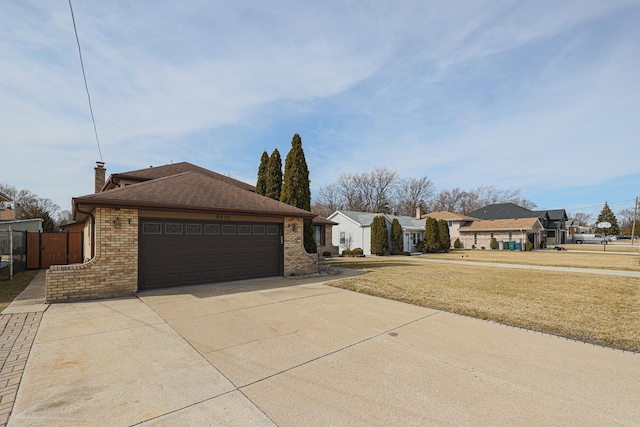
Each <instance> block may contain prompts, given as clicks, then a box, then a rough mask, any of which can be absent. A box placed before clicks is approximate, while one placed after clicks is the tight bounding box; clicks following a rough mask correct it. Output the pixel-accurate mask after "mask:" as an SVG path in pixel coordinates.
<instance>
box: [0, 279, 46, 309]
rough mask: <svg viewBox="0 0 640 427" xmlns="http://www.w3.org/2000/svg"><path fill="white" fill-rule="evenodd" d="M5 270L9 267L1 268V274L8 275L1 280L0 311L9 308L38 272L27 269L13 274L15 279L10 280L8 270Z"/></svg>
mask: <svg viewBox="0 0 640 427" xmlns="http://www.w3.org/2000/svg"><path fill="white" fill-rule="evenodd" d="M4 270H7V268H3V269H2V270H0V276H3V275H4V276H6V278H5V277H2V280H0V312H1V311H3V310H4V309H5V308H7V307H8V306H9V304H11V302H12V301H13V300H14V299H15V297H17V296H18V295H20V292H22V291H23V290H24V288H26V287H27V285H28V284H29V283H31V281H32V280H33V278H34V277H36V275H37V274H38V270H27V271H23V272H22V273H18V274H16V275H15V276H13V280H8V279H9V277H8V272H5V271H4Z"/></svg>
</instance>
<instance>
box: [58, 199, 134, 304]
mask: <svg viewBox="0 0 640 427" xmlns="http://www.w3.org/2000/svg"><path fill="white" fill-rule="evenodd" d="M94 216H95V220H96V224H95V233H96V236H95V256H94V257H93V258H92V259H91V260H90V261H88V262H87V263H84V264H71V265H55V266H51V268H49V270H48V271H47V279H46V287H45V290H46V291H45V292H46V300H47V302H62V301H71V300H86V299H96V298H109V297H117V296H126V295H135V293H136V291H137V290H138V211H137V210H136V209H120V210H116V209H114V208H96V209H95V211H94Z"/></svg>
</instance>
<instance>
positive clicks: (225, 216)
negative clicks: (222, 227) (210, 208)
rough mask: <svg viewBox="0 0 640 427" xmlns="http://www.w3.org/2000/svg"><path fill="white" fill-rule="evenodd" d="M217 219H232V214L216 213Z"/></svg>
mask: <svg viewBox="0 0 640 427" xmlns="http://www.w3.org/2000/svg"><path fill="white" fill-rule="evenodd" d="M216 219H217V220H219V221H231V215H216Z"/></svg>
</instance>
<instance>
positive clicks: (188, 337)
mask: <svg viewBox="0 0 640 427" xmlns="http://www.w3.org/2000/svg"><path fill="white" fill-rule="evenodd" d="M349 274H355V272H353V273H349ZM345 276H346V274H345V275H343V276H341V277H340V278H342V277H345ZM639 422H640V355H639V354H634V353H629V352H623V351H618V350H612V349H609V348H603V347H598V346H594V345H589V344H584V343H581V342H575V341H571V340H566V339H562V338H558V337H554V336H549V335H545V334H540V333H535V332H531V331H527V330H522V329H517V328H511V327H507V326H503V325H499V324H495V323H492V322H486V321H481V320H477V319H472V318H468V317H463V316H458V315H454V314H450V313H446V312H441V311H437V310H432V309H428V308H423V307H416V306H412V305H408V304H404V303H400V302H396V301H390V300H385V299H381V298H376V297H372V296H368V295H363V294H358V293H354V292H350V291H346V290H343V289H338V288H333V287H330V286H326V285H325V284H324V283H323V281H322V280H321V279H305V280H290V279H286V278H273V279H260V280H251V281H245V282H234V283H223V284H216V285H201V286H193V287H185V288H179V289H169V290H158V291H151V292H144V293H141V294H140V297H139V298H126V299H113V300H106V301H94V302H84V303H68V304H55V305H52V306H51V307H49V309H48V310H47V311H46V313H45V315H44V317H43V319H42V322H41V325H40V330H39V331H38V334H37V336H36V339H35V343H34V345H33V348H32V350H31V355H30V356H29V360H28V362H27V366H26V370H25V372H24V374H23V377H22V384H21V385H20V389H19V392H18V396H17V399H16V402H15V406H14V411H13V414H12V416H11V419H10V421H9V425H10V426H34V425H35V426H38V425H47V426H48V425H60V426H63V425H64V426H69V425H83V426H84V425H115V426H130V425H143V426H152V425H225V426H226V425H242V426H246V425H252V426H253V425H258V426H260V425H264V426H273V425H279V426H305V425H313V426H322V425H350V426H352V425H367V426H370V425H533V426H535V425H541V426H542V425H545V426H547V425H638V423H639Z"/></svg>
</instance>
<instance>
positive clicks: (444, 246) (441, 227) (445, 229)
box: [438, 219, 451, 252]
mask: <svg viewBox="0 0 640 427" xmlns="http://www.w3.org/2000/svg"><path fill="white" fill-rule="evenodd" d="M438 242H439V243H440V249H441V250H443V251H445V252H448V251H449V248H450V247H451V236H450V234H449V225H447V221H445V220H444V219H439V220H438Z"/></svg>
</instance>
